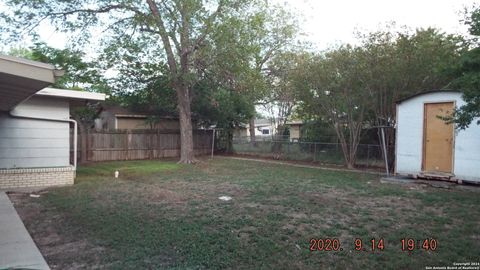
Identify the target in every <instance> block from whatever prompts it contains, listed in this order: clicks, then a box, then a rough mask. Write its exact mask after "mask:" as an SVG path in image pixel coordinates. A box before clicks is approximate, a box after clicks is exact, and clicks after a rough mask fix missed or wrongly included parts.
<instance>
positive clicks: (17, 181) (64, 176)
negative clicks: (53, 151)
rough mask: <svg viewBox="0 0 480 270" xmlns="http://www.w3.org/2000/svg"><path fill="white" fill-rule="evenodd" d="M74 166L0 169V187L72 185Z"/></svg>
mask: <svg viewBox="0 0 480 270" xmlns="http://www.w3.org/2000/svg"><path fill="white" fill-rule="evenodd" d="M74 178H75V168H74V167H72V166H69V167H58V168H30V169H0V189H9V188H19V187H48V186H62V185H73V180H74Z"/></svg>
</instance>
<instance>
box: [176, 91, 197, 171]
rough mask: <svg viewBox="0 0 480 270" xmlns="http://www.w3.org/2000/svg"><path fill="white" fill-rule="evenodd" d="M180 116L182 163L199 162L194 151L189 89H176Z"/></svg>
mask: <svg viewBox="0 0 480 270" xmlns="http://www.w3.org/2000/svg"><path fill="white" fill-rule="evenodd" d="M176 90H177V91H176V92H177V100H178V114H179V118H180V161H179V162H178V163H186V164H191V163H195V162H197V160H196V159H195V155H194V151H193V131H192V113H191V110H190V95H189V93H188V92H189V91H188V89H187V87H184V86H182V85H180V86H177V87H176Z"/></svg>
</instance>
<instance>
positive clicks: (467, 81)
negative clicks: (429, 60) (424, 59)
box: [447, 7, 480, 129]
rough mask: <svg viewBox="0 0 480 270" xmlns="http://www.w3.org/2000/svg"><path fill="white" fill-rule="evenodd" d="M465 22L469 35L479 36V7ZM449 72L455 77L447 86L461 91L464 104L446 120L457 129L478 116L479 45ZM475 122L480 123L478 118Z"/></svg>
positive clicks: (479, 103) (467, 124)
mask: <svg viewBox="0 0 480 270" xmlns="http://www.w3.org/2000/svg"><path fill="white" fill-rule="evenodd" d="M465 23H466V24H467V25H468V26H469V27H470V28H469V30H470V34H471V35H474V36H477V37H478V36H480V8H479V7H477V8H475V9H474V10H472V11H471V13H470V14H469V15H468V17H467V19H466V21H465ZM451 72H452V74H453V75H454V76H455V77H456V78H455V79H454V80H453V81H452V82H451V84H450V85H449V87H450V88H453V89H457V90H460V91H462V92H463V99H464V100H465V102H466V104H465V105H462V106H460V108H458V109H456V110H455V113H454V115H453V116H452V117H450V118H448V119H447V120H448V121H451V122H455V123H456V124H457V128H458V129H466V128H468V126H469V125H470V124H471V123H472V121H474V119H477V118H478V117H480V47H477V48H473V49H471V50H470V51H468V52H467V53H465V54H464V55H463V56H462V58H461V60H460V63H459V64H458V65H456V66H455V67H454V68H453V71H451ZM476 122H477V124H479V125H480V119H477V121H476Z"/></svg>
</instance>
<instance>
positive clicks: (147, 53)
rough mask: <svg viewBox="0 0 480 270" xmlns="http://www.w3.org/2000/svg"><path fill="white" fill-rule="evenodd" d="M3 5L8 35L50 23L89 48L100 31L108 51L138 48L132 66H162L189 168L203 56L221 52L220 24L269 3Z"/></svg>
mask: <svg viewBox="0 0 480 270" xmlns="http://www.w3.org/2000/svg"><path fill="white" fill-rule="evenodd" d="M6 5H7V6H8V7H9V8H10V10H13V12H4V13H3V16H2V17H3V19H4V21H5V24H4V25H7V26H8V27H9V28H10V29H9V30H12V29H21V30H22V31H23V32H24V31H30V30H32V29H36V27H37V26H38V25H40V24H42V23H43V22H44V21H48V22H49V23H50V24H52V25H53V26H55V27H56V28H57V30H60V31H65V32H68V33H72V34H73V36H74V37H75V41H76V42H79V43H80V44H82V45H83V44H88V43H84V42H83V41H88V40H89V37H90V36H93V37H99V36H100V34H99V31H100V30H99V29H101V31H102V34H101V36H102V37H103V39H102V43H101V44H102V45H103V46H104V47H105V48H107V51H110V52H112V51H115V50H116V53H120V54H125V55H128V54H129V53H131V50H130V48H132V47H137V48H141V49H142V50H143V54H139V55H130V56H131V57H134V58H135V59H136V60H141V61H140V62H143V63H144V64H146V63H150V64H151V63H165V64H166V66H167V71H166V74H165V75H167V76H168V77H169V79H170V84H171V87H172V88H173V89H174V90H175V92H176V99H177V110H178V115H179V121H180V133H181V157H180V162H182V163H192V162H195V157H194V152H193V137H192V122H191V115H192V112H191V102H192V96H193V93H192V91H193V89H194V86H195V84H196V83H197V82H198V81H199V80H201V79H202V78H200V77H201V76H202V75H203V74H201V69H198V67H199V65H201V64H202V63H203V62H204V61H203V60H205V59H208V54H206V52H205V50H207V51H208V50H210V49H211V48H216V49H218V50H222V49H224V48H221V47H216V46H215V45H214V44H212V43H213V41H215V40H216V39H217V36H216V35H217V34H218V33H219V31H221V30H222V26H223V24H224V23H225V22H228V21H231V20H232V18H233V19H234V18H236V17H242V18H243V19H249V18H255V14H256V13H257V12H258V10H261V11H264V10H265V9H259V8H257V7H258V6H265V5H267V3H265V2H263V1H245V0H217V1H214V0H212V1H203V0H165V1H154V0H146V1H130V0H119V1H113V0H96V1H94V0H87V1H84V0H71V1H56V0H40V1H16V0H8V1H6ZM12 15H14V16H12ZM22 31H20V32H22ZM13 32H15V33H17V34H18V33H19V31H13ZM96 44H99V42H97V43H96ZM124 45H128V46H124ZM137 62H138V61H137ZM207 63H208V61H207ZM233 72H234V71H232V73H233Z"/></svg>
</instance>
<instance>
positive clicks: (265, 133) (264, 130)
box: [262, 129, 270, 135]
mask: <svg viewBox="0 0 480 270" xmlns="http://www.w3.org/2000/svg"><path fill="white" fill-rule="evenodd" d="M262 134H263V135H268V134H270V130H268V129H262Z"/></svg>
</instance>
